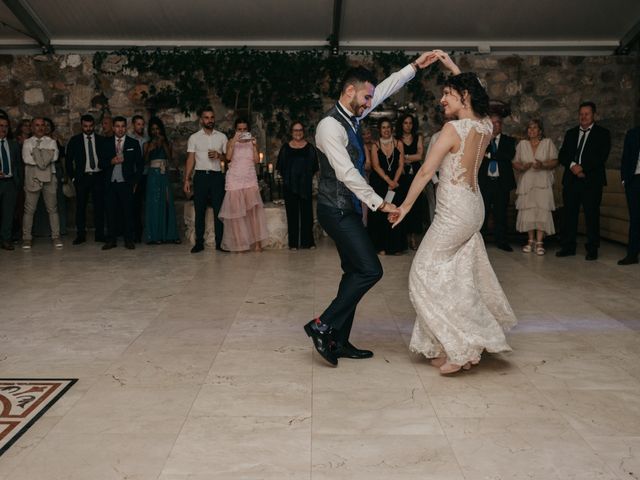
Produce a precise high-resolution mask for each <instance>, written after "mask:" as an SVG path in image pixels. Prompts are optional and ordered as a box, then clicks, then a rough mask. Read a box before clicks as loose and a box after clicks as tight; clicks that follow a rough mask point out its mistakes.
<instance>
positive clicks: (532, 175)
mask: <svg viewBox="0 0 640 480" xmlns="http://www.w3.org/2000/svg"><path fill="white" fill-rule="evenodd" d="M557 165H558V150H557V149H556V147H555V145H554V144H553V142H552V141H551V139H549V138H545V136H544V125H543V123H542V120H540V119H533V120H531V121H530V122H529V124H528V125H527V139H526V140H522V141H521V142H520V143H519V144H518V146H517V147H516V156H515V158H514V159H513V168H515V169H516V170H517V171H519V172H521V175H520V179H519V181H518V188H517V190H516V195H517V198H516V209H517V210H518V217H517V219H516V229H517V230H518V231H519V232H527V233H528V234H529V241H528V242H527V244H526V245H525V246H524V247H522V251H523V252H525V253H531V252H532V251H535V253H536V254H537V255H544V253H545V250H544V242H543V239H544V236H545V234H546V235H553V234H554V233H555V231H556V230H555V228H554V226H553V214H552V213H551V212H553V211H554V210H555V208H556V207H555V204H554V201H553V170H554V169H555V168H556V166H557Z"/></svg>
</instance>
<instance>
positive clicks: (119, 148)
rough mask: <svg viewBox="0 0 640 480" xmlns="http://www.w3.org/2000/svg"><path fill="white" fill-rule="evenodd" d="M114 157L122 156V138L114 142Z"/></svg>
mask: <svg viewBox="0 0 640 480" xmlns="http://www.w3.org/2000/svg"><path fill="white" fill-rule="evenodd" d="M116 155H122V138H119V139H118V141H117V142H116Z"/></svg>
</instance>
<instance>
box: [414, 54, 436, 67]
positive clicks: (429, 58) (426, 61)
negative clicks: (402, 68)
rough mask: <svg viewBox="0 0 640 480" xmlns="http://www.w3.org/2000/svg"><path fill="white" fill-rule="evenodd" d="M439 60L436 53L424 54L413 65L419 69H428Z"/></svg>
mask: <svg viewBox="0 0 640 480" xmlns="http://www.w3.org/2000/svg"><path fill="white" fill-rule="evenodd" d="M438 60H439V57H438V54H437V53H436V52H435V51H430V52H424V53H423V54H422V55H420V56H419V57H418V58H416V59H415V60H414V61H413V63H412V65H413V66H414V67H415V68H416V70H418V69H423V68H427V67H428V66H429V65H431V64H432V63H435V62H437V61H438Z"/></svg>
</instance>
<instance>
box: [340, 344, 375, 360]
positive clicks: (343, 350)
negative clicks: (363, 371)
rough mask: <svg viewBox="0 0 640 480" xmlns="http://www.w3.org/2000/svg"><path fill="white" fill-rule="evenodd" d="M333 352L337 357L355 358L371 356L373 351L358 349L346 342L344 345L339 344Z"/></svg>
mask: <svg viewBox="0 0 640 480" xmlns="http://www.w3.org/2000/svg"><path fill="white" fill-rule="evenodd" d="M335 354H336V357H338V358H341V357H342V358H354V359H356V360H360V359H363V358H371V357H373V352H372V351H371V350H360V349H359V348H356V347H354V346H353V345H352V344H351V343H349V342H346V343H345V344H344V345H340V344H339V345H338V347H337V348H336V351H335Z"/></svg>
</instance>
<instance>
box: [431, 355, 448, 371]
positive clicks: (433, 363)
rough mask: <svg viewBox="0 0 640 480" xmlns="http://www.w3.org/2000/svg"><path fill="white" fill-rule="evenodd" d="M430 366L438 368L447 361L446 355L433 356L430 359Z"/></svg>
mask: <svg viewBox="0 0 640 480" xmlns="http://www.w3.org/2000/svg"><path fill="white" fill-rule="evenodd" d="M430 363H431V366H432V367H436V368H440V367H441V366H442V365H444V364H445V363H447V357H435V358H432V359H431V360H430Z"/></svg>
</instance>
